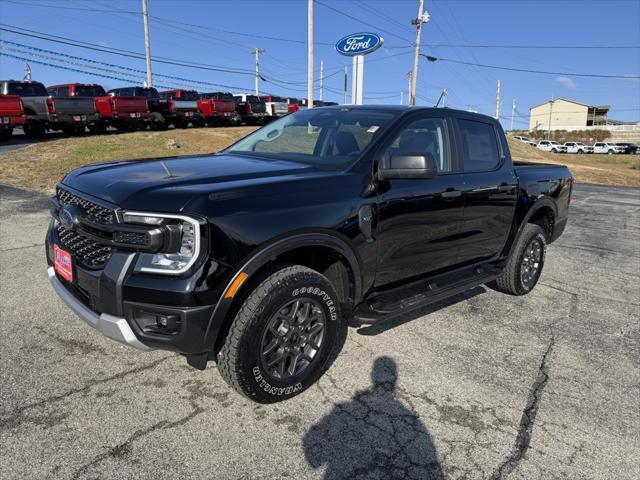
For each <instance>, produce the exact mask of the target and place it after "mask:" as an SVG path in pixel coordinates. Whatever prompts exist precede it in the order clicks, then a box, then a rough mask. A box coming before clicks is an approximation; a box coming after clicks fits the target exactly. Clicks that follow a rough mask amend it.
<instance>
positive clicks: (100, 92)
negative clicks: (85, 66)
mask: <svg viewBox="0 0 640 480" xmlns="http://www.w3.org/2000/svg"><path fill="white" fill-rule="evenodd" d="M74 94H75V96H76V97H104V96H105V95H106V93H105V92H104V88H102V87H101V86H99V85H76V88H75V89H74Z"/></svg>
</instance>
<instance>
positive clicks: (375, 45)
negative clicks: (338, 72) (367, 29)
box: [336, 33, 384, 57]
mask: <svg viewBox="0 0 640 480" xmlns="http://www.w3.org/2000/svg"><path fill="white" fill-rule="evenodd" d="M383 42H384V39H383V38H382V37H381V36H379V35H376V34H375V33H352V34H351V35H347V36H346V37H342V38H341V39H340V40H338V43H336V50H337V51H338V53H339V54H341V55H346V56H347V57H353V56H356V55H366V54H368V53H371V52H375V51H376V50H377V49H379V48H380V47H381V46H382V43H383Z"/></svg>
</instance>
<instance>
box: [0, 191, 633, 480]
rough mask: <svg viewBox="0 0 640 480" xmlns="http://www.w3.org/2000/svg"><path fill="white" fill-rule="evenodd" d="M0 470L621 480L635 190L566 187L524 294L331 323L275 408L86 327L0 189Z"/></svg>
mask: <svg viewBox="0 0 640 480" xmlns="http://www.w3.org/2000/svg"><path fill="white" fill-rule="evenodd" d="M0 196H1V198H2V202H1V206H0V250H1V251H0V271H1V272H2V275H1V276H0V286H1V288H0V290H1V291H0V299H1V300H0V302H1V307H2V309H1V312H0V314H1V320H2V321H1V323H0V324H1V325H2V334H1V335H0V364H1V365H2V369H1V370H0V402H1V407H0V477H2V478H3V480H8V479H25V478H41V479H44V478H50V479H67V478H69V479H95V478H138V479H147V478H148V479H162V478H203V479H204V478H211V479H214V478H215V479H249V478H250V479H253V478H255V479H267V478H278V479H280V478H291V479H302V478H305V479H306V478H328V479H338V478H349V479H355V478H377V479H386V478H423V479H424V478H430V476H432V477H434V478H438V477H439V476H444V477H446V478H451V479H458V478H469V479H475V478H478V479H480V478H495V479H498V478H509V479H534V478H541V479H552V478H558V479H561V478H562V479H564V478H572V479H578V478H580V479H582V478H597V479H637V478H639V477H640V466H639V463H638V458H640V435H639V429H640V420H639V418H640V415H639V414H640V400H639V398H640V387H639V385H640V348H639V345H640V342H639V340H640V329H639V320H640V190H639V189H628V188H613V187H596V186H586V185H578V186H577V187H576V188H575V193H574V198H573V201H572V204H571V218H570V224H569V226H568V229H567V231H566V232H565V234H564V236H563V237H561V239H560V240H559V241H558V242H557V243H555V244H553V245H552V246H550V247H549V250H548V256H547V263H546V266H545V270H544V272H543V275H542V279H541V283H540V284H539V285H538V287H537V288H536V289H535V291H534V292H533V293H532V294H530V295H528V296H525V297H509V296H505V295H503V294H500V293H497V292H495V291H493V290H491V289H490V288H485V287H481V288H477V289H475V290H473V291H471V292H469V293H467V294H465V295H463V296H460V297H457V298H455V299H453V300H452V301H449V302H447V303H446V304H441V305H438V306H436V307H434V308H430V309H429V310H425V311H422V312H420V313H419V314H417V315H413V316H412V317H411V318H405V319H401V320H399V321H395V322H394V323H392V324H386V325H385V324H382V325H379V326H375V327H363V328H361V329H359V330H356V329H350V330H349V333H348V338H347V340H346V343H345V346H344V350H343V352H342V354H341V355H340V356H339V357H338V359H337V360H336V361H335V363H334V364H333V366H332V368H331V369H330V371H329V372H328V373H327V374H325V375H324V377H323V378H322V379H321V380H320V382H319V383H318V384H317V385H315V386H313V387H312V388H310V389H309V390H308V391H307V392H306V393H304V394H302V395H300V396H298V397H296V398H295V399H293V400H290V401H288V402H286V403H281V404H276V405H270V406H262V405H257V404H253V403H251V402H249V401H247V400H245V399H243V398H241V397H239V396H238V395H237V394H235V393H234V392H233V391H232V390H230V389H229V388H228V387H227V386H226V384H224V382H223V381H222V380H221V378H220V377H219V376H218V374H217V370H216V368H215V366H214V365H210V366H209V368H207V370H205V371H203V372H200V371H196V370H193V369H191V368H190V367H188V366H187V365H186V362H185V361H184V359H183V358H181V357H179V356H176V355H174V354H171V353H168V352H152V353H142V352H138V351H136V350H133V349H130V348H127V347H125V346H121V345H120V344H117V343H114V342H112V341H109V340H107V339H105V338H103V337H101V336H100V335H99V334H98V333H97V332H95V331H93V330H92V329H91V328H90V327H88V326H86V325H84V324H83V323H82V322H81V321H80V320H79V319H78V318H76V317H75V316H74V315H73V314H72V313H71V312H70V310H68V309H67V308H66V307H65V306H64V305H63V304H62V302H61V301H60V300H58V298H57V297H56V296H55V295H54V293H53V290H52V289H51V287H50V286H49V284H48V281H47V278H46V273H45V259H44V249H43V237H44V232H45V229H46V226H47V222H48V212H47V201H46V198H44V197H43V196H41V195H39V194H33V193H30V192H24V191H19V190H15V189H11V188H7V187H2V188H0Z"/></svg>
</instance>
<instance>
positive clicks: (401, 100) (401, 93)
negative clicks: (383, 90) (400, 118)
mask: <svg viewBox="0 0 640 480" xmlns="http://www.w3.org/2000/svg"><path fill="white" fill-rule="evenodd" d="M400 105H404V92H403V91H401V92H400Z"/></svg>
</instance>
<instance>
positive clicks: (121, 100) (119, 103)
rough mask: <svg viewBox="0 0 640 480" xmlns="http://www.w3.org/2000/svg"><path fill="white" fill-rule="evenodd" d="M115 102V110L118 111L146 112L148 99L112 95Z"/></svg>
mask: <svg viewBox="0 0 640 480" xmlns="http://www.w3.org/2000/svg"><path fill="white" fill-rule="evenodd" d="M111 98H112V99H113V103H114V111H116V112H117V113H134V112H146V111H147V110H148V107H147V99H146V98H144V97H111Z"/></svg>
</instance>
